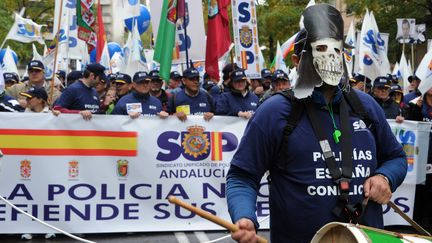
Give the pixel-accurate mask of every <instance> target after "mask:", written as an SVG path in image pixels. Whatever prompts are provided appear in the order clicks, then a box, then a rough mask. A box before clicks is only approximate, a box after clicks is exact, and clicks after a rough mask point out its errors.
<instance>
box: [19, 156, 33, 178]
mask: <svg viewBox="0 0 432 243" xmlns="http://www.w3.org/2000/svg"><path fill="white" fill-rule="evenodd" d="M20 164H21V165H20V174H21V177H22V178H29V177H30V176H31V162H30V160H26V159H25V160H23V161H21V162H20Z"/></svg>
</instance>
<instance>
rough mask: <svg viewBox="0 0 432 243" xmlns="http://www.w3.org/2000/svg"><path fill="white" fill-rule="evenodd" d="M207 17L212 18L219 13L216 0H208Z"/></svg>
mask: <svg viewBox="0 0 432 243" xmlns="http://www.w3.org/2000/svg"><path fill="white" fill-rule="evenodd" d="M208 3H209V4H208V6H209V7H208V17H209V18H213V17H214V16H216V15H217V14H218V13H219V5H218V2H217V0H208Z"/></svg>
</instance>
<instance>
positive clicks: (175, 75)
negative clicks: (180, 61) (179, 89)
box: [170, 71, 182, 80]
mask: <svg viewBox="0 0 432 243" xmlns="http://www.w3.org/2000/svg"><path fill="white" fill-rule="evenodd" d="M181 78H182V76H181V75H180V73H179V72H177V71H172V72H171V73H170V79H174V80H179V79H181Z"/></svg>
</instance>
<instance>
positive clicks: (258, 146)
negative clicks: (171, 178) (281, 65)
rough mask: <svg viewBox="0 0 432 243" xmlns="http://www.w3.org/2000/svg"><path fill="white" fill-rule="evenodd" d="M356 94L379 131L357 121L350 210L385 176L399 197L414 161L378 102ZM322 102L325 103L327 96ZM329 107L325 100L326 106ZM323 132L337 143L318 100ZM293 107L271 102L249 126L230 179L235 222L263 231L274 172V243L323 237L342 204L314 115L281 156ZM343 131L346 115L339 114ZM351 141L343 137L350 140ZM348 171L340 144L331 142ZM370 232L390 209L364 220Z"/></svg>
mask: <svg viewBox="0 0 432 243" xmlns="http://www.w3.org/2000/svg"><path fill="white" fill-rule="evenodd" d="M353 92H356V93H357V95H358V96H359V98H360V100H361V102H362V103H363V104H364V107H365V109H366V110H367V112H368V114H369V117H370V118H371V119H372V121H373V124H374V126H375V128H376V129H374V131H375V132H374V133H372V131H371V130H369V129H368V128H367V127H366V126H365V125H364V123H363V125H362V121H361V120H359V118H358V117H354V116H350V122H351V123H352V124H353V125H352V127H353V128H352V129H353V130H352V131H353V133H352V134H353V135H352V143H353V178H352V181H351V183H350V192H351V194H350V196H349V201H350V203H357V202H362V201H363V198H364V196H363V183H364V182H365V180H366V179H367V177H369V176H371V175H374V174H377V173H380V174H383V175H385V176H386V177H388V179H389V181H390V184H391V190H392V191H395V190H396V188H397V187H398V186H399V185H400V184H401V183H402V181H403V180H404V178H405V175H406V172H407V161H406V156H405V153H404V151H403V149H402V146H401V145H400V144H399V143H398V141H397V140H396V138H395V137H394V135H393V133H392V131H391V129H390V126H389V125H388V123H387V121H386V119H385V116H384V113H383V111H382V109H381V108H380V107H379V105H378V104H377V103H376V102H375V101H374V100H373V98H372V97H371V96H369V95H368V94H365V93H363V92H357V91H354V90H353ZM321 97H322V95H321ZM321 100H324V99H323V98H322V99H321ZM314 102H315V103H318V104H317V106H316V109H317V110H316V112H317V114H318V116H320V117H322V121H321V124H322V126H323V127H324V130H325V131H326V133H327V136H328V137H329V138H332V132H333V131H334V129H333V122H332V118H331V116H330V115H329V112H328V110H325V109H322V108H320V107H323V106H325V103H324V104H323V103H322V102H320V100H316V99H314ZM290 110H291V103H290V101H288V100H287V99H286V98H284V97H283V96H282V95H275V96H272V97H271V98H269V99H268V100H267V101H266V102H264V103H263V104H262V105H261V106H260V107H259V108H258V109H257V111H256V113H255V115H254V116H253V117H252V119H251V120H250V121H249V123H248V125H247V127H246V129H245V132H244V135H243V138H242V139H241V142H240V145H239V147H238V150H237V152H236V153H235V155H234V157H233V159H232V161H231V168H230V170H229V172H228V174H227V191H226V196H227V201H228V209H229V212H230V215H231V218H232V220H233V222H236V221H237V220H239V219H240V218H249V219H251V220H252V221H253V222H254V223H255V225H258V222H257V218H256V214H255V211H256V197H257V193H258V190H259V186H260V180H261V178H262V176H263V175H264V173H265V172H266V171H267V170H269V171H270V175H271V181H272V183H271V187H270V197H269V198H270V199H269V200H270V220H271V221H270V225H271V242H296V243H297V242H310V240H311V239H312V237H313V236H314V234H315V233H316V231H317V230H319V229H320V228H321V227H322V226H324V225H325V224H326V223H329V222H332V221H336V220H337V218H336V216H335V215H334V214H333V213H332V210H333V209H334V208H335V206H336V204H337V202H338V200H339V196H338V195H337V186H336V185H335V184H334V182H333V181H332V179H331V177H330V176H329V175H328V172H327V173H326V168H327V166H326V163H325V161H324V159H323V157H322V152H321V148H320V145H319V143H318V140H317V139H316V136H315V134H314V130H313V128H312V127H311V124H310V121H309V119H308V116H307V114H306V112H303V115H302V117H301V119H300V121H299V123H298V125H297V126H296V128H295V129H294V130H293V132H292V133H291V134H290V136H289V138H288V145H287V147H283V148H281V147H280V145H281V142H282V138H283V130H284V127H285V126H286V118H287V117H288V115H289V113H290ZM334 118H335V121H336V125H337V126H338V127H340V122H339V120H340V119H339V114H338V113H335V114H334ZM342 136H343V135H342ZM329 142H330V146H331V147H332V150H333V152H334V153H335V157H336V161H338V162H337V163H338V165H339V166H340V162H339V161H340V157H341V156H340V151H341V147H340V144H336V143H335V142H334V141H333V139H329ZM279 149H284V150H287V154H288V155H289V157H288V158H284V159H285V161H286V163H285V164H284V165H283V168H278V167H276V166H275V164H274V162H275V161H277V159H278V158H277V157H278V155H279ZM363 219H364V221H365V224H366V225H369V226H372V227H375V228H382V227H383V209H382V206H381V205H379V204H377V203H374V202H371V201H369V203H368V207H367V210H366V212H365V215H364V218H363Z"/></svg>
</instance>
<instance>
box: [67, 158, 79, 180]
mask: <svg viewBox="0 0 432 243" xmlns="http://www.w3.org/2000/svg"><path fill="white" fill-rule="evenodd" d="M78 166H79V162H78V161H76V160H72V161H70V162H69V178H76V177H78V175H79V167H78Z"/></svg>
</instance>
